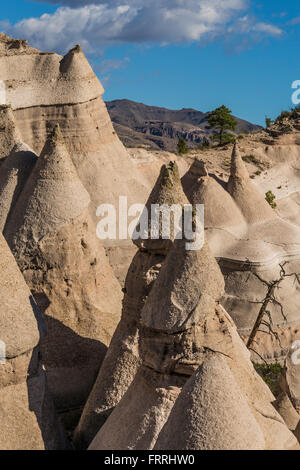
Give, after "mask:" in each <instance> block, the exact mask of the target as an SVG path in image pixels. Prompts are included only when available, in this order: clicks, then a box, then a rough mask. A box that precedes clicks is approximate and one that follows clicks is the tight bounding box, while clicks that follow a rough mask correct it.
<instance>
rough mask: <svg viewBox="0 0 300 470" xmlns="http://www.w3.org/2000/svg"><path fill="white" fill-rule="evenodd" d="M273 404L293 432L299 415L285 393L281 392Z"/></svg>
mask: <svg viewBox="0 0 300 470" xmlns="http://www.w3.org/2000/svg"><path fill="white" fill-rule="evenodd" d="M273 405H274V407H275V408H276V410H277V411H278V413H279V414H280V416H281V417H282V418H283V419H284V422H285V423H286V425H287V427H288V428H289V430H290V431H293V432H295V430H296V428H297V426H298V423H299V421H300V415H299V414H298V413H297V411H296V409H295V408H294V406H293V404H292V402H291V400H290V398H289V396H288V395H287V393H285V392H281V393H280V394H279V396H278V397H277V398H276V401H275V402H274V403H273ZM299 442H300V441H299Z"/></svg>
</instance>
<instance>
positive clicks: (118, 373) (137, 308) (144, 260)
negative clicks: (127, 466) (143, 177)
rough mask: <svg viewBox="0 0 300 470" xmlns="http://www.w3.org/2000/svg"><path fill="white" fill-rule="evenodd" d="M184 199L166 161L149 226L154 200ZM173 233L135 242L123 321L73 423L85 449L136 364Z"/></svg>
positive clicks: (153, 196)
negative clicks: (146, 310)
mask: <svg viewBox="0 0 300 470" xmlns="http://www.w3.org/2000/svg"><path fill="white" fill-rule="evenodd" d="M187 203H188V201H187V199H186V197H185V195H184V193H183V190H182V187H181V184H180V177H179V172H178V168H177V165H176V164H174V163H170V164H169V165H164V166H163V167H162V169H161V172H160V176H159V178H158V180H157V182H156V184H155V186H154V188H153V190H152V192H151V194H150V196H149V199H148V201H147V204H146V207H147V209H148V215H149V219H148V224H149V227H150V223H151V218H150V216H151V205H152V204H166V205H169V206H172V205H173V204H179V205H181V206H183V205H184V204H187ZM174 236H175V235H174V232H173V233H172V237H171V239H170V240H163V239H162V238H161V237H159V238H158V239H157V240H151V239H148V240H142V239H140V238H138V239H136V240H134V243H135V244H136V245H137V246H138V247H139V251H138V253H137V254H136V255H135V256H134V258H133V260H132V262H131V265H130V267H129V270H128V274H127V277H126V282H125V288H124V292H125V295H124V300H123V311H122V319H121V321H120V323H119V325H118V327H117V330H116V332H115V334H114V336H113V338H112V341H111V343H110V347H109V350H108V352H107V354H106V357H105V359H104V362H103V364H102V366H101V369H100V372H99V375H98V378H97V380H96V383H95V385H94V387H93V390H92V392H91V394H90V396H89V399H88V401H87V404H86V406H85V408H84V410H83V413H82V416H81V419H80V422H79V425H78V427H77V430H76V433H75V442H76V444H77V446H78V447H88V445H89V444H90V443H91V441H92V439H93V438H94V437H95V435H96V433H97V432H98V431H99V429H100V428H101V426H102V425H103V424H104V422H105V421H106V419H107V418H108V416H109V415H110V414H111V413H112V411H113V410H114V408H115V407H116V405H118V403H119V402H120V401H121V399H122V398H123V396H124V394H125V392H126V391H127V390H128V388H129V386H130V384H131V382H132V380H133V379H134V377H135V375H136V373H137V371H138V369H139V367H140V364H141V359H140V354H139V340H140V316H141V311H142V308H143V306H144V304H145V302H146V300H147V297H148V295H149V293H150V292H151V290H152V288H153V285H154V284H155V282H156V278H157V276H158V274H159V272H160V269H161V267H162V265H163V263H164V260H165V256H166V254H167V253H168V251H169V249H170V247H171V246H172V244H173V241H174Z"/></svg>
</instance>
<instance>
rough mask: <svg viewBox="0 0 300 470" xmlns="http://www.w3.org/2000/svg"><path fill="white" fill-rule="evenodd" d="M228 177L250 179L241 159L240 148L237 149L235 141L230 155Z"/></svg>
mask: <svg viewBox="0 0 300 470" xmlns="http://www.w3.org/2000/svg"><path fill="white" fill-rule="evenodd" d="M230 178H232V179H235V178H239V179H244V180H249V179H250V177H249V173H248V171H247V168H246V165H245V163H244V162H243V160H242V157H241V154H240V149H239V146H238V143H237V142H235V143H234V145H233V150H232V155H231V168H230Z"/></svg>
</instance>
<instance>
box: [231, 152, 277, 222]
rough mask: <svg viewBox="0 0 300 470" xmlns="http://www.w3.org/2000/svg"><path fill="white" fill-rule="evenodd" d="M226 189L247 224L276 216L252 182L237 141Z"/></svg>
mask: <svg viewBox="0 0 300 470" xmlns="http://www.w3.org/2000/svg"><path fill="white" fill-rule="evenodd" d="M227 189H228V192H229V194H231V196H232V197H233V199H234V200H235V202H236V204H237V205H238V206H239V208H240V210H241V212H242V214H243V216H244V217H245V219H246V221H247V222H248V223H249V224H254V223H259V222H266V221H267V220H271V219H274V218H276V213H275V212H274V210H273V209H272V208H271V206H270V205H269V204H268V203H267V201H266V200H265V199H264V197H263V195H262V194H261V193H260V192H259V191H258V189H257V188H256V187H255V186H254V184H253V183H252V181H251V179H250V177H249V174H248V171H247V169H246V166H245V164H244V162H243V160H242V157H241V155H240V151H239V148H238V145H237V143H235V145H234V148H233V152H232V157H231V172H230V178H229V181H228V184H227Z"/></svg>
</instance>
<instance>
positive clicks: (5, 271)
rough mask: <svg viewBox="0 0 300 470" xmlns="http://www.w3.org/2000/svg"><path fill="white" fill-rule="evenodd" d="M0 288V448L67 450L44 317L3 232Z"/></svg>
mask: <svg viewBox="0 0 300 470" xmlns="http://www.w3.org/2000/svg"><path fill="white" fill-rule="evenodd" d="M0 291H1V307H0V339H1V344H0V346H2V347H1V348H0V350H1V353H4V354H0V356H1V362H0V403H1V405H0V449H1V450H26V449H27V450H38V449H41V450H42V449H48V450H55V449H56V450H58V449H65V448H67V447H68V443H67V439H66V436H65V435H64V432H63V431H62V427H61V425H60V423H59V421H58V419H57V416H56V413H55V410H54V405H53V403H52V398H51V397H50V395H49V392H48V388H47V383H46V378H45V372H44V371H43V369H42V365H41V360H40V354H39V341H40V336H41V335H42V336H43V335H44V334H45V325H44V321H43V318H42V315H41V313H40V312H39V310H38V307H37V305H36V304H35V301H34V299H33V297H32V295H31V292H30V290H29V289H28V287H27V286H26V284H25V281H24V279H23V277H22V275H21V273H20V271H19V269H18V266H17V264H16V262H15V260H14V258H13V255H12V254H11V253H10V250H9V248H8V246H7V244H6V242H5V240H4V238H3V236H2V234H0Z"/></svg>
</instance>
